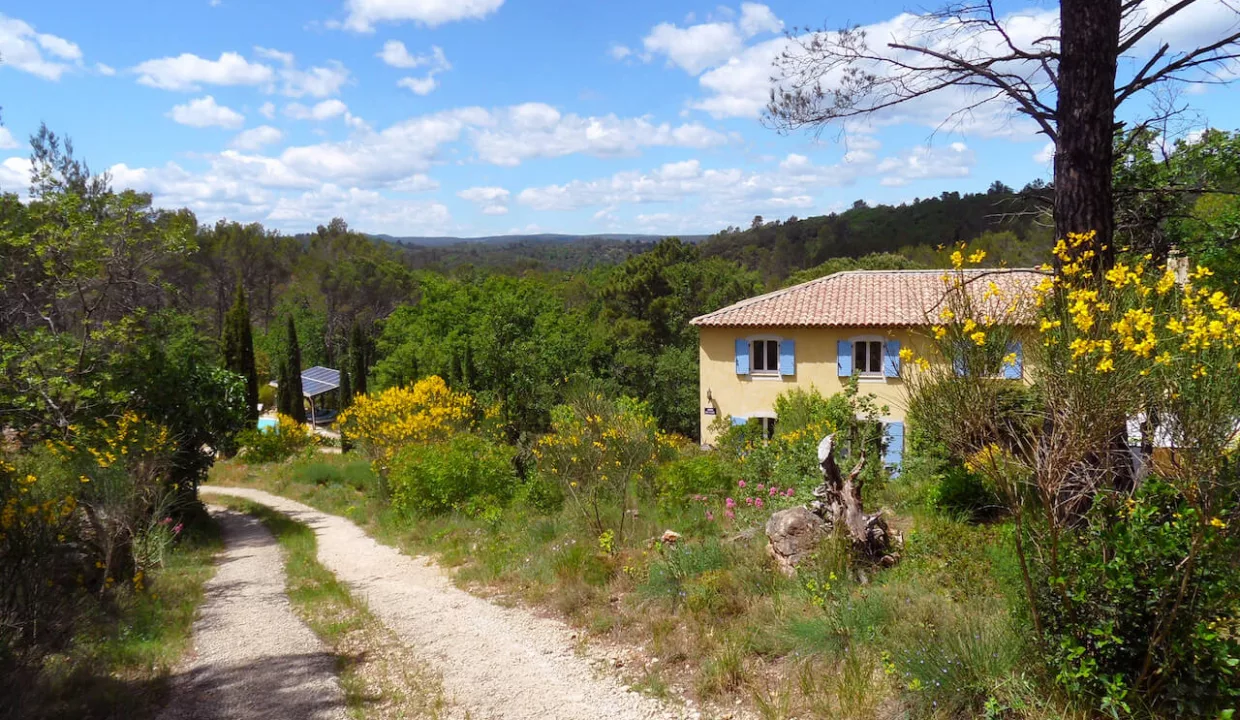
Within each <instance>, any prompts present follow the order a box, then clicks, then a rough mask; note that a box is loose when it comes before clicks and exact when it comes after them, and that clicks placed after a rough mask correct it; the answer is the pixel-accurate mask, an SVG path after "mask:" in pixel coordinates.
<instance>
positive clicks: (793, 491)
mask: <svg viewBox="0 0 1240 720" xmlns="http://www.w3.org/2000/svg"><path fill="white" fill-rule="evenodd" d="M784 494H785V495H787V496H788V497H792V496H793V495H795V494H796V488H788V492H786V493H784Z"/></svg>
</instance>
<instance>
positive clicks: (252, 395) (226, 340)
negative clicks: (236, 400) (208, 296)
mask: <svg viewBox="0 0 1240 720" xmlns="http://www.w3.org/2000/svg"><path fill="white" fill-rule="evenodd" d="M223 345H224V367H226V368H227V369H229V370H231V371H232V372H235V373H237V374H238V375H241V376H243V377H244V378H245V401H246V416H247V417H248V418H249V420H250V423H251V424H253V423H254V422H255V421H257V420H258V370H257V367H256V365H255V363H254V331H253V328H252V327H251V326H250V306H249V303H248V302H247V301H246V297H245V288H244V286H242V284H241V281H240V280H238V281H237V294H236V298H235V299H234V300H233V305H232V307H231V308H229V310H228V314H227V315H225V316H224V337H223Z"/></svg>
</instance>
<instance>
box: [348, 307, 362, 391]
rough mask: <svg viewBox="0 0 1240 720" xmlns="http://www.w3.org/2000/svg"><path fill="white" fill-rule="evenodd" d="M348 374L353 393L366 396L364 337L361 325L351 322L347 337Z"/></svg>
mask: <svg viewBox="0 0 1240 720" xmlns="http://www.w3.org/2000/svg"><path fill="white" fill-rule="evenodd" d="M348 362H349V364H350V365H351V367H350V373H351V374H352V376H353V393H354V394H355V395H365V394H366V336H365V335H364V334H363V333H362V325H361V323H359V322H357V321H356V320H354V321H353V331H352V332H351V333H350V335H349V358H348Z"/></svg>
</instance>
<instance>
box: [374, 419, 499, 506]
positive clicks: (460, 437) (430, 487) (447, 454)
mask: <svg viewBox="0 0 1240 720" xmlns="http://www.w3.org/2000/svg"><path fill="white" fill-rule="evenodd" d="M388 483H389V485H390V487H391V489H392V506H393V507H394V508H395V509H396V510H398V511H400V512H402V513H408V514H414V515H418V514H421V515H439V514H442V513H446V512H449V511H452V510H457V511H460V512H462V513H465V514H467V515H470V516H474V517H477V516H483V515H488V514H494V510H495V509H498V508H499V507H502V506H503V505H506V504H507V503H508V501H509V500H511V499H512V495H513V491H514V489H515V487H516V483H517V477H516V473H515V472H514V471H513V467H512V457H511V450H510V449H508V448H505V447H504V446H502V445H498V444H496V443H493V442H491V441H489V440H486V439H484V438H481V437H478V436H477V435H473V434H469V433H461V434H457V435H454V436H453V437H452V438H451V439H449V440H448V441H446V442H441V443H427V444H418V445H409V446H407V447H405V448H404V449H403V450H401V451H400V452H398V453H397V454H396V457H395V458H394V459H393V461H392V466H391V470H390V471H389V475H388Z"/></svg>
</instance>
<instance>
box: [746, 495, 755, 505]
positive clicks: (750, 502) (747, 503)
mask: <svg viewBox="0 0 1240 720" xmlns="http://www.w3.org/2000/svg"><path fill="white" fill-rule="evenodd" d="M745 504H746V505H753V498H751V497H747V498H745Z"/></svg>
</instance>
